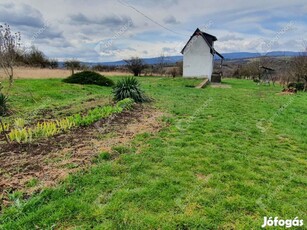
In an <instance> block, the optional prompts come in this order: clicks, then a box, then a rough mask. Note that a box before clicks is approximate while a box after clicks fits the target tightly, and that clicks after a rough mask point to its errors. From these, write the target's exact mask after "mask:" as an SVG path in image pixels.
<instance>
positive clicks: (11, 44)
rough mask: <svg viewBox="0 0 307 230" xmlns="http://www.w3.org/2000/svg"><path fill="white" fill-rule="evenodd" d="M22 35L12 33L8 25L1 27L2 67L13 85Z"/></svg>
mask: <svg viewBox="0 0 307 230" xmlns="http://www.w3.org/2000/svg"><path fill="white" fill-rule="evenodd" d="M20 40H21V38H20V33H19V32H17V33H14V34H13V33H12V31H11V28H10V26H9V25H8V24H4V26H3V25H0V66H1V68H2V69H3V70H4V72H5V74H6V75H7V76H8V77H9V82H10V86H11V85H12V84H13V77H14V65H15V62H16V59H17V56H18V50H19V48H20Z"/></svg>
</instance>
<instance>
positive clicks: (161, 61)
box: [156, 54, 165, 76]
mask: <svg viewBox="0 0 307 230" xmlns="http://www.w3.org/2000/svg"><path fill="white" fill-rule="evenodd" d="M156 66H157V69H158V73H159V74H160V75H161V76H163V75H164V74H165V70H164V67H165V56H164V54H161V56H160V57H159V58H158V63H157V65H156Z"/></svg>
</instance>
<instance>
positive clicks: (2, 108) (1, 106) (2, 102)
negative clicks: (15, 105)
mask: <svg viewBox="0 0 307 230" xmlns="http://www.w3.org/2000/svg"><path fill="white" fill-rule="evenodd" d="M7 112H8V97H7V96H5V95H4V94H3V93H0V116H5V115H6V114H7Z"/></svg>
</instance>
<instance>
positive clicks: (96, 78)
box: [63, 71, 114, 86]
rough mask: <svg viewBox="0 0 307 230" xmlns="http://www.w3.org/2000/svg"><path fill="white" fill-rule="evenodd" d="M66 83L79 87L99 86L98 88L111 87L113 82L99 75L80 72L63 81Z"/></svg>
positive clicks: (90, 72)
mask: <svg viewBox="0 0 307 230" xmlns="http://www.w3.org/2000/svg"><path fill="white" fill-rule="evenodd" d="M63 81H64V82H66V83H74V84H81V85H100V86H113V85H114V82H113V81H112V80H110V79H108V78H106V77H104V76H102V75H101V74H99V73H96V72H92V71H82V72H80V73H76V74H73V75H71V76H70V77H68V78H66V79H64V80H63Z"/></svg>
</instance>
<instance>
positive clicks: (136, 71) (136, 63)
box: [124, 57, 146, 76]
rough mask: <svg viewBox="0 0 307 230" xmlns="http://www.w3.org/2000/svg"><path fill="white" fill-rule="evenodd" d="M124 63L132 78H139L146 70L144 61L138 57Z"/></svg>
mask: <svg viewBox="0 0 307 230" xmlns="http://www.w3.org/2000/svg"><path fill="white" fill-rule="evenodd" d="M124 61H125V62H126V66H127V68H128V69H129V70H130V71H131V72H132V73H133V75H134V76H139V75H140V74H141V72H142V71H143V70H144V69H145V68H146V65H145V63H144V61H143V60H142V59H140V58H138V57H132V58H130V59H127V60H124Z"/></svg>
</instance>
